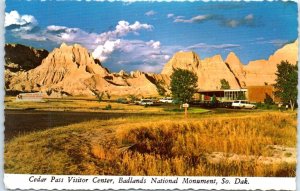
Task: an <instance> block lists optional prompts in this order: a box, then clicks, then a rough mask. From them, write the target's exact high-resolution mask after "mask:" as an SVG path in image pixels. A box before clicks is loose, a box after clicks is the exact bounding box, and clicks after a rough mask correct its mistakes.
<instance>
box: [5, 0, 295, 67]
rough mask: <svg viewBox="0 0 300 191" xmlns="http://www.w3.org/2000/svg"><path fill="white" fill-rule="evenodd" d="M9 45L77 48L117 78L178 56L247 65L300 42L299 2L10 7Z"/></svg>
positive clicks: (24, 3) (7, 21)
mask: <svg viewBox="0 0 300 191" xmlns="http://www.w3.org/2000/svg"><path fill="white" fill-rule="evenodd" d="M5 12H6V15H5V28H6V34H5V38H6V42H7V43H21V44H25V45H30V46H34V47H37V48H44V49H47V50H49V51H51V50H53V49H54V48H56V47H59V46H60V44H61V43H63V42H65V43H67V44H74V43H78V44H81V45H83V46H84V47H86V48H88V50H89V51H90V52H91V53H92V55H93V56H94V57H95V58H98V59H100V60H101V62H102V63H103V65H104V66H105V67H107V68H109V69H110V70H111V71H115V72H117V71H119V70H121V69H124V70H126V71H132V70H142V71H146V72H160V71H161V69H162V67H163V65H164V64H165V63H166V62H167V61H168V60H169V59H170V58H171V57H172V55H173V54H174V53H175V52H177V51H195V52H196V53H197V54H198V55H199V56H200V58H201V59H203V58H207V57H210V56H213V55H215V54H221V56H222V57H223V59H224V60H225V59H226V57H227V55H228V53H229V52H230V51H234V52H235V53H236V54H237V56H238V57H239V58H240V59H241V61H242V62H243V63H244V64H247V63H248V62H249V61H250V60H257V59H267V58H268V57H269V56H270V55H271V54H272V53H274V51H275V50H277V49H278V48H279V47H281V46H283V45H284V44H286V43H288V42H291V41H294V40H296V39H297V33H298V32H297V27H298V25H297V17H298V15H297V4H296V3H294V2H170V3H159V2H134V3H126V2H95V1H90V2H86V1H80V2H79V1H14V0H11V1H6V10H5Z"/></svg>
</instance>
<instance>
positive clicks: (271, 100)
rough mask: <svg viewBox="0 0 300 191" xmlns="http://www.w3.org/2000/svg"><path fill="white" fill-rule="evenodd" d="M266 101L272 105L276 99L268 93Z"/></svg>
mask: <svg viewBox="0 0 300 191" xmlns="http://www.w3.org/2000/svg"><path fill="white" fill-rule="evenodd" d="M264 103H265V104H267V105H272V104H274V100H273V99H272V98H271V96H270V95H269V94H267V93H266V97H265V99H264Z"/></svg>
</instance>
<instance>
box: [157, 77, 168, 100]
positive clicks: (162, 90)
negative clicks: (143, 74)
mask: <svg viewBox="0 0 300 191" xmlns="http://www.w3.org/2000/svg"><path fill="white" fill-rule="evenodd" d="M156 90H157V92H158V94H159V95H160V96H165V95H166V92H167V91H166V90H165V88H164V87H163V82H162V80H159V81H158V82H157V83H156Z"/></svg>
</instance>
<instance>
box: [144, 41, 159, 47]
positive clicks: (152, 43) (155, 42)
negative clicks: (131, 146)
mask: <svg viewBox="0 0 300 191" xmlns="http://www.w3.org/2000/svg"><path fill="white" fill-rule="evenodd" d="M146 44H147V45H149V46H151V47H152V48H154V49H159V48H160V42H159V41H154V40H150V41H149V42H147V43H146Z"/></svg>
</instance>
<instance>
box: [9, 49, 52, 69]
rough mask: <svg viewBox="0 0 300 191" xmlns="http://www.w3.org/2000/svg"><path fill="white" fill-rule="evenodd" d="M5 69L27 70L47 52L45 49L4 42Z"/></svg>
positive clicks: (35, 64) (38, 63)
mask: <svg viewBox="0 0 300 191" xmlns="http://www.w3.org/2000/svg"><path fill="white" fill-rule="evenodd" d="M4 49H5V56H4V59H5V69H8V70H10V71H11V72H16V71H28V70H30V69H33V68H35V67H37V66H38V65H40V64H41V62H42V60H43V59H44V58H46V57H47V56H48V54H49V52H48V51H47V50H44V49H35V48H32V47H28V46H24V45H20V44H5V47H4Z"/></svg>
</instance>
